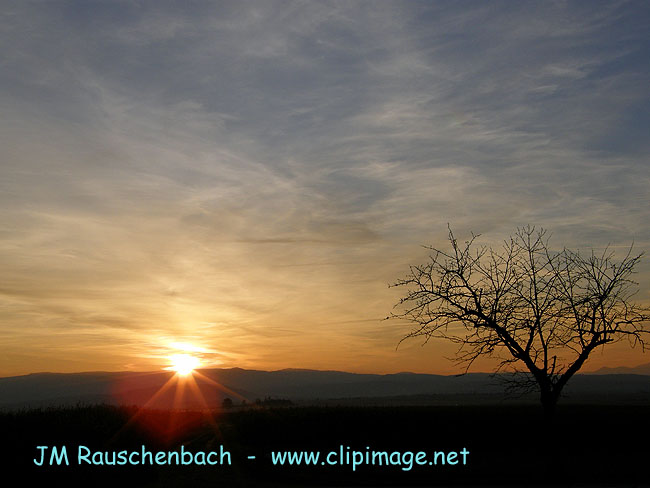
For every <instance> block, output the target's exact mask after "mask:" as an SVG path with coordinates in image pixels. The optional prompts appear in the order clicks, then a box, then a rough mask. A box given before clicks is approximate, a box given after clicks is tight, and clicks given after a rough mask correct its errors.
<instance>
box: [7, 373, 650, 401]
mask: <svg viewBox="0 0 650 488" xmlns="http://www.w3.org/2000/svg"><path fill="white" fill-rule="evenodd" d="M199 373H200V374H197V375H195V376H194V382H180V383H179V382H178V381H177V377H175V376H174V374H173V373H171V372H166V371H159V372H143V373H135V372H118V373H110V372H92V373H37V374H30V375H26V376H15V377H10V378H0V408H24V407H39V406H53V405H57V406H58V405H74V404H77V403H109V404H123V405H139V406H142V405H146V406H147V407H150V408H163V409H167V408H181V409H190V408H192V409H193V408H205V407H209V408H215V407H219V406H220V405H221V403H222V402H223V400H224V399H225V398H231V399H232V400H233V401H234V403H235V404H241V403H242V402H243V401H245V402H246V403H253V402H255V400H256V399H264V398H282V399H289V400H292V401H295V402H302V403H305V402H307V403H308V402H312V403H313V402H317V403H326V404H331V403H333V402H334V403H336V402H339V403H345V404H355V403H356V404H391V405H394V404H432V403H436V404H450V403H451V404H487V403H499V402H503V401H505V400H507V399H508V397H507V395H506V394H505V391H504V386H503V382H502V381H501V379H502V378H503V377H500V376H499V375H496V376H494V375H490V374H487V373H473V374H467V375H463V376H442V375H430V374H415V373H397V374H385V375H377V374H356V373H346V372H341V371H313V370H296V369H285V370H280V371H256V370H245V369H240V368H233V369H204V370H200V372H199ZM565 396H566V398H565V399H563V401H570V402H590V403H594V402H595V403H603V402H605V403H608V402H615V403H616V402H618V403H626V402H627V403H629V402H632V403H639V402H645V403H650V376H645V375H635V374H584V375H577V376H576V377H575V378H573V379H572V380H571V382H570V383H569V385H568V387H567V389H566V395H565ZM514 400H515V401H537V398H536V396H535V395H532V396H531V395H528V396H524V397H521V398H518V399H514ZM509 401H513V399H512V398H511V399H510V400H509Z"/></svg>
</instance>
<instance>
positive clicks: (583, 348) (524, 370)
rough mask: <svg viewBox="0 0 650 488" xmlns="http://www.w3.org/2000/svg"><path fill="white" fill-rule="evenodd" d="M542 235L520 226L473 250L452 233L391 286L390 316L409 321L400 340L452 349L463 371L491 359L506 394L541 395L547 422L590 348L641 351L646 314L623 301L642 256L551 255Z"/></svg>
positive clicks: (471, 244)
mask: <svg viewBox="0 0 650 488" xmlns="http://www.w3.org/2000/svg"><path fill="white" fill-rule="evenodd" d="M546 234H547V233H546V231H545V230H543V229H539V230H536V229H535V228H534V227H530V226H528V227H525V228H520V229H518V230H517V232H516V233H515V234H514V235H512V236H511V237H510V238H509V239H507V240H506V241H505V242H504V245H503V247H502V248H501V249H496V250H495V249H493V248H492V247H485V246H479V245H477V244H476V243H475V241H476V238H477V237H478V236H475V235H472V237H471V239H469V240H468V241H466V242H465V243H464V244H462V245H460V244H459V243H458V241H457V240H456V238H455V237H454V235H453V233H452V231H451V229H450V230H449V243H450V244H451V249H450V250H449V251H443V250H440V249H436V248H433V247H428V248H427V249H430V250H431V251H432V252H431V254H430V256H429V260H428V262H426V263H425V264H423V265H419V266H411V267H410V273H409V274H408V275H407V276H406V277H405V278H404V279H401V280H399V281H397V282H396V283H394V284H393V285H391V286H403V287H405V288H407V289H408V291H407V292H406V294H405V296H403V298H402V299H401V300H400V301H399V302H398V303H397V304H396V306H395V308H396V309H398V310H399V313H392V314H391V316H390V317H388V318H401V319H406V320H408V321H410V322H411V323H414V324H415V328H414V329H413V330H412V331H411V332H410V333H409V334H408V335H406V336H405V337H404V338H403V339H402V340H405V339H407V338H410V337H418V336H423V337H425V338H426V339H425V342H427V341H428V340H429V339H431V338H444V339H448V340H450V341H452V342H454V343H456V344H458V346H459V348H458V351H457V354H456V359H457V360H458V362H459V363H461V364H465V366H466V369H465V371H466V372H467V371H468V370H469V368H470V366H471V365H472V363H473V362H474V361H475V360H476V359H477V358H479V357H483V356H490V357H495V358H498V359H499V360H500V362H499V365H498V367H497V368H496V372H500V371H509V372H510V373H512V374H509V375H500V376H502V377H506V378H508V379H509V385H508V386H509V388H512V389H522V390H524V391H532V390H537V391H539V393H540V400H541V403H542V405H543V408H544V412H545V414H546V415H547V416H548V417H550V416H551V415H552V414H553V412H554V410H555V406H556V404H557V401H558V399H559V397H560V394H561V392H562V390H563V388H564V387H565V386H566V384H567V382H568V381H569V380H570V379H571V377H572V376H573V375H574V374H575V373H576V372H577V371H578V370H580V368H581V367H582V366H583V364H584V363H585V361H586V360H587V358H588V357H589V355H590V354H591V353H592V352H593V351H594V350H596V349H597V348H599V347H601V346H605V345H607V344H612V343H614V342H618V341H620V340H623V339H627V340H629V341H630V344H631V345H632V347H634V346H635V345H637V344H639V345H640V346H641V347H642V348H644V336H645V334H648V333H649V332H650V330H648V327H647V326H648V320H649V318H650V315H649V313H648V312H649V311H648V309H647V308H643V307H640V306H638V305H636V304H634V303H631V298H632V297H633V295H634V293H635V288H636V285H637V283H635V282H634V281H632V280H631V275H632V274H633V273H634V268H635V266H636V265H637V264H638V262H639V260H640V259H641V257H642V254H638V255H632V247H630V250H629V251H628V253H627V255H626V256H625V258H624V259H623V260H622V261H620V262H616V261H615V260H614V253H613V252H612V251H611V250H610V249H605V251H604V252H602V253H599V254H595V253H594V252H593V251H592V252H591V253H590V255H588V256H586V257H583V256H582V255H581V254H580V253H578V252H575V251H571V250H569V249H566V248H565V249H563V250H561V251H552V250H551V248H550V247H549V243H548V238H547V235H546ZM400 342H401V341H400Z"/></svg>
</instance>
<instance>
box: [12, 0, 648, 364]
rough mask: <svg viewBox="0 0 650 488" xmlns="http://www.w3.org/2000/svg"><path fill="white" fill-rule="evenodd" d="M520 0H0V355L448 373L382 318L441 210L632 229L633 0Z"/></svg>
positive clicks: (421, 254)
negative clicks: (133, 0) (598, 0)
mask: <svg viewBox="0 0 650 488" xmlns="http://www.w3.org/2000/svg"><path fill="white" fill-rule="evenodd" d="M533 5H534V7H533V6H531V5H530V4H525V3H522V4H513V3H504V4H501V3H498V2H495V3H492V2H491V3H490V5H489V6H488V5H486V4H483V3H481V2H476V3H469V4H468V3H465V2H463V3H461V2H458V3H450V4H447V3H445V4H438V3H433V4H427V3H422V2H410V1H405V2H392V3H384V2H379V3H377V2H370V1H368V2H363V1H362V2H353V3H330V2H311V3H304V2H274V1H271V2H261V1H260V2H221V3H218V4H201V5H195V6H192V7H188V8H184V9H181V8H175V7H170V6H164V5H161V4H158V3H153V2H151V3H147V2H145V3H142V4H119V5H118V4H112V3H105V4H95V3H93V4H88V3H86V2H78V3H75V2H72V3H71V4H67V3H66V4H62V3H57V2H47V3H44V4H43V5H39V7H38V8H35V7H34V6H33V5H31V4H26V3H24V4H20V3H18V4H13V5H4V6H2V7H0V15H2V19H3V21H2V23H1V25H2V27H0V46H2V47H0V66H1V67H2V68H1V69H0V110H1V112H2V114H3V116H2V117H1V118H0V269H1V270H2V272H1V276H2V277H1V278H0V376H9V375H16V374H25V373H30V372H37V371H61V372H71V371H90V370H111V371H113V370H150V369H158V368H162V367H166V366H169V356H170V354H174V353H178V352H179V351H191V352H192V353H193V354H196V355H197V356H198V357H200V358H201V361H202V365H204V366H214V367H242V368H255V369H282V368H313V369H336V370H345V371H354V372H368V373H371V372H372V373H389V372H398V371H414V372H427V373H454V372H459V371H460V370H459V368H458V367H455V366H454V364H453V363H452V362H450V361H448V360H447V359H445V357H447V356H451V355H453V352H454V346H452V345H450V344H446V343H439V342H437V341H434V342H432V343H429V344H427V345H425V346H422V342H421V341H420V340H417V339H413V340H410V341H407V342H405V343H402V344H401V346H400V347H399V348H398V349H396V346H397V344H398V342H399V340H400V338H401V337H403V336H404V335H405V334H406V333H407V332H408V331H409V330H410V326H409V325H408V324H405V323H399V322H396V321H384V320H382V319H383V318H384V317H386V316H387V315H388V314H389V313H390V312H391V310H392V306H393V304H394V303H395V302H396V301H397V300H398V298H399V297H400V296H401V294H402V293H403V290H400V289H389V288H388V284H389V283H392V282H394V281H395V280H397V279H399V278H401V277H403V276H404V275H405V274H406V272H407V271H408V266H409V264H417V263H419V262H423V261H424V260H425V259H426V257H427V252H426V250H425V249H423V248H422V247H421V245H438V246H444V243H445V240H446V237H447V223H449V224H450V225H451V226H452V228H453V229H454V231H455V233H456V234H457V235H458V236H462V237H465V236H468V235H469V234H470V232H474V233H480V234H481V235H482V239H483V242H486V243H488V244H489V243H499V242H501V240H502V239H503V238H504V237H506V236H507V235H509V234H511V233H512V232H513V231H514V230H515V229H516V228H517V227H518V226H521V225H526V224H533V225H537V226H542V227H544V228H547V229H549V231H551V232H552V234H553V238H552V242H553V243H554V244H555V245H557V246H558V247H562V246H564V245H566V246H568V247H571V248H576V249H581V250H585V249H590V248H595V249H602V248H603V247H605V246H607V245H610V246H611V248H612V249H614V250H616V251H620V252H621V253H622V255H623V254H624V253H625V251H626V249H627V247H628V246H629V245H630V244H631V243H632V242H634V248H635V249H636V250H638V251H639V252H641V251H644V250H645V251H650V226H649V225H648V222H650V205H649V204H650V194H649V188H650V169H649V163H648V161H649V160H650V159H649V158H648V156H649V155H650V139H649V138H648V137H647V135H648V133H649V132H648V129H649V127H650V124H649V122H650V120H649V115H648V114H649V113H650V110H648V108H649V107H650V93H649V92H648V90H647V87H648V86H649V82H650V67H649V66H648V63H647V59H648V54H649V53H650V36H649V35H648V33H647V25H646V23H645V22H644V21H643V19H647V18H648V11H649V7H648V5H647V4H644V3H642V2H638V3H637V2H632V3H625V4H619V3H617V2H611V3H609V4H607V5H605V6H603V7H602V8H600V9H591V8H590V6H589V5H585V4H578V3H567V4H550V3H549V4H533ZM648 261H649V259H646V260H645V261H643V262H642V264H641V266H640V267H639V274H638V275H636V279H637V281H638V282H639V284H640V291H639V294H638V295H637V297H636V299H637V300H638V301H639V302H640V303H645V304H648V303H650V265H649V264H648ZM649 361H650V356H648V355H643V354H641V352H640V351H639V350H638V349H635V350H631V349H629V348H628V347H627V346H626V345H625V344H620V345H616V346H614V347H612V348H610V349H608V350H606V351H605V352H603V353H602V354H601V353H598V354H596V355H594V356H593V357H592V359H591V360H590V362H589V363H588V364H587V366H586V368H585V369H597V368H599V367H601V366H605V365H609V366H621V365H628V366H630V365H631V366H634V365H637V364H640V363H647V362H649ZM492 366H493V363H491V362H488V361H486V362H483V363H479V364H477V365H476V367H475V368H474V370H476V371H481V370H484V371H485V370H489V369H490V368H491V367H492Z"/></svg>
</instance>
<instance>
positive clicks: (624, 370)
mask: <svg viewBox="0 0 650 488" xmlns="http://www.w3.org/2000/svg"><path fill="white" fill-rule="evenodd" d="M591 374H647V375H650V363H645V364H640V365H638V366H634V367H632V368H629V367H627V366H619V367H618V368H607V367H605V368H600V369H599V370H597V371H594V372H592V373H591Z"/></svg>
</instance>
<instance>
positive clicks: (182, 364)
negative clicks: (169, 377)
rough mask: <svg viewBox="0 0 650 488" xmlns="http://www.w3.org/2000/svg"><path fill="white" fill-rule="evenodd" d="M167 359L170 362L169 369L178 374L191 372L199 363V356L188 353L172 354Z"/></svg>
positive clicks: (182, 374)
mask: <svg viewBox="0 0 650 488" xmlns="http://www.w3.org/2000/svg"><path fill="white" fill-rule="evenodd" d="M169 360H170V361H171V363H172V366H171V368H170V369H171V370H172V371H176V374H178V375H180V376H187V375H188V374H191V373H192V371H194V370H195V369H196V368H197V367H198V366H199V364H200V361H199V358H197V357H194V356H191V355H190V354H173V355H172V356H170V357H169Z"/></svg>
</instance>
